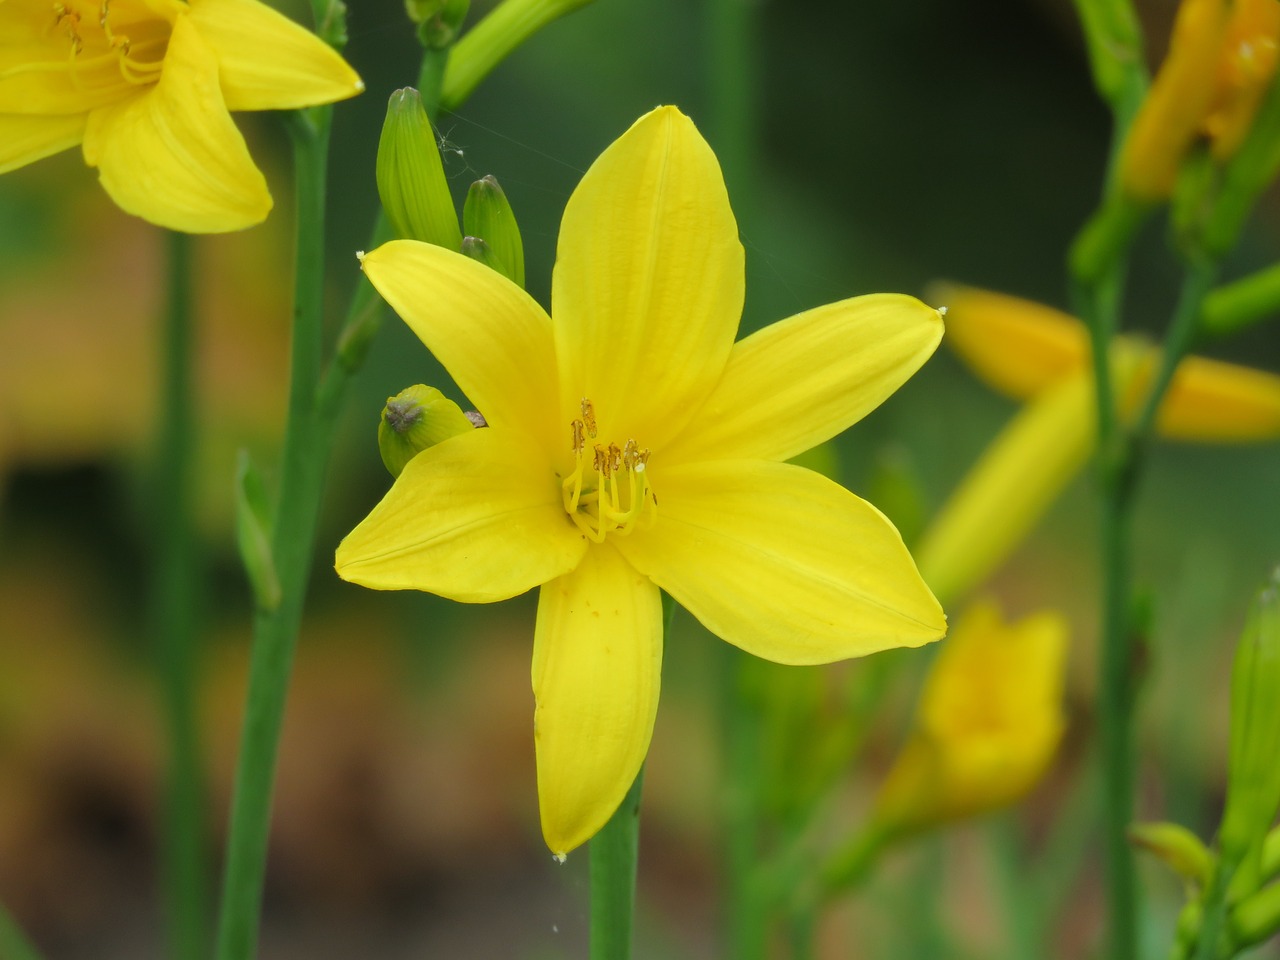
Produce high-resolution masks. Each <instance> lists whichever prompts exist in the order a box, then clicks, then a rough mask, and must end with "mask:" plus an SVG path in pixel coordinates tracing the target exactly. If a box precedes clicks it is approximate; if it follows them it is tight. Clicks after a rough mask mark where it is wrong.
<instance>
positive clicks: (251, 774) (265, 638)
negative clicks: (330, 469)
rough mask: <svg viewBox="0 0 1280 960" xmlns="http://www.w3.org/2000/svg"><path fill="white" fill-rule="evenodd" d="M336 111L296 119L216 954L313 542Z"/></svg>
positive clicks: (258, 842)
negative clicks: (285, 328) (274, 489)
mask: <svg viewBox="0 0 1280 960" xmlns="http://www.w3.org/2000/svg"><path fill="white" fill-rule="evenodd" d="M331 115H332V110H331V108H329V107H317V108H313V109H311V110H308V111H305V113H299V114H295V115H293V120H294V122H293V123H291V124H290V130H291V132H292V134H293V143H294V156H295V161H296V164H297V185H296V191H297V210H298V214H297V216H298V220H297V239H296V244H297V251H296V275H295V284H296V285H295V293H294V323H293V343H292V347H291V358H290V382H289V408H288V419H287V421H286V426H285V437H284V451H283V455H282V466H281V479H280V496H279V508H278V509H279V512H278V515H277V517H276V523H275V534H274V537H273V541H272V547H273V551H274V555H275V565H276V570H277V572H278V574H279V578H280V585H281V598H282V599H281V603H280V605H279V606H278V607H277V608H276V609H274V610H270V611H266V610H258V612H257V614H256V616H255V619H254V637H253V650H252V654H251V660H250V667H249V693H248V698H247V703H246V706H245V718H244V726H243V729H242V732H241V740H240V757H239V762H238V765H237V768H236V781H235V792H234V794H233V797H232V804H231V823H230V828H229V835H228V838H227V862H226V867H225V874H224V877H223V893H222V912H221V916H220V922H219V926H218V941H217V954H216V956H217V957H218V960H250V958H251V957H253V956H254V954H255V951H256V945H257V938H258V920H259V916H260V914H261V909H262V888H263V878H264V874H265V871H266V853H267V835H268V832H269V827H270V819H271V796H272V791H273V787H274V782H275V763H276V754H277V750H278V747H279V740H280V727H281V723H282V721H283V718H284V708H285V699H286V695H287V693H288V688H289V677H290V674H291V672H292V667H293V653H294V648H295V647H296V644H297V637H298V628H299V625H300V624H301V621H302V607H303V601H304V598H305V595H306V586H307V579H308V575H309V574H310V571H311V557H312V552H313V548H314V544H315V533H316V518H317V516H318V513H319V508H320V495H321V491H322V487H323V480H324V468H325V464H326V462H327V459H328V452H329V443H330V439H331V436H330V431H325V430H321V429H320V423H319V420H318V418H317V416H316V401H317V387H318V384H319V377H320V361H321V348H322V338H323V289H324V213H325V209H324V195H325V174H326V169H327V163H328V146H329V121H330V117H331Z"/></svg>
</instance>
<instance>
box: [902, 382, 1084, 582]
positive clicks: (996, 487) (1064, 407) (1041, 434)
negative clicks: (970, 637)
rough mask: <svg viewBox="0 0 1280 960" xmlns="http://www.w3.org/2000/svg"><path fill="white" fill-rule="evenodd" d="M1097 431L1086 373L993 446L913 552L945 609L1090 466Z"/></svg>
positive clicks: (1051, 394)
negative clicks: (945, 605) (1068, 484)
mask: <svg viewBox="0 0 1280 960" xmlns="http://www.w3.org/2000/svg"><path fill="white" fill-rule="evenodd" d="M1096 436H1097V432H1096V430H1095V428H1094V413H1093V378H1092V377H1090V376H1089V375H1088V373H1087V372H1081V373H1079V374H1077V375H1075V376H1072V377H1068V378H1067V379H1066V380H1065V381H1063V382H1062V383H1060V384H1059V385H1058V386H1056V387H1054V388H1053V389H1052V390H1049V391H1048V392H1046V393H1045V394H1044V395H1043V396H1040V397H1037V398H1036V399H1035V400H1032V401H1031V402H1030V403H1028V404H1027V405H1026V406H1025V407H1023V409H1022V410H1021V411H1019V412H1018V415H1017V416H1016V417H1014V418H1013V420H1011V421H1010V422H1009V424H1008V426H1006V427H1005V428H1004V430H1003V431H1002V432H1001V433H1000V434H999V436H997V437H996V438H995V439H994V440H992V441H991V443H990V444H989V445H988V446H987V448H986V450H985V451H983V453H982V456H981V457H980V458H979V459H978V462H977V463H975V464H974V465H973V467H972V468H971V469H970V470H969V472H968V474H966V476H965V477H964V479H963V480H961V481H960V484H959V485H958V486H957V487H956V489H955V491H954V492H953V493H952V494H951V497H950V499H948V500H947V502H946V503H945V504H943V507H942V509H941V510H940V511H938V514H937V516H936V517H935V518H934V520H933V522H932V523H931V524H930V525H929V527H928V529H926V530H925V532H924V536H923V537H921V539H920V543H919V544H917V546H916V549H915V554H916V560H917V562H918V563H919V564H920V572H921V573H922V574H923V575H924V578H925V581H926V582H927V583H928V584H929V586H930V587H932V588H933V590H934V592H935V593H936V594H937V595H938V597H939V599H941V600H942V602H943V603H948V604H950V603H952V602H954V601H955V600H957V599H959V598H960V597H961V596H962V595H963V594H965V593H966V592H968V591H969V590H970V589H971V588H972V587H974V586H975V585H977V584H978V583H981V582H982V580H983V579H985V578H986V577H987V576H988V575H989V574H990V573H991V572H992V570H994V569H995V568H996V567H997V566H998V565H999V564H1000V563H1001V562H1002V561H1003V560H1004V559H1005V558H1006V557H1007V556H1008V555H1009V552H1010V551H1011V550H1012V549H1013V548H1014V546H1015V545H1016V544H1017V543H1018V542H1019V541H1020V540H1021V539H1022V538H1023V537H1024V536H1026V534H1027V533H1028V531H1030V530H1031V528H1032V527H1033V526H1034V525H1035V524H1036V522H1037V521H1038V520H1039V519H1040V517H1041V516H1043V515H1044V512H1045V510H1047V509H1048V507H1049V504H1051V503H1053V501H1054V500H1055V499H1057V497H1058V494H1060V493H1061V492H1062V490H1063V488H1064V487H1065V486H1066V485H1067V483H1068V482H1070V480H1071V478H1072V477H1074V476H1075V475H1076V474H1077V473H1078V472H1079V471H1080V470H1081V469H1082V468H1083V467H1084V465H1085V463H1086V462H1087V461H1088V459H1089V457H1090V455H1091V454H1092V453H1093V449H1094V442H1095V437H1096Z"/></svg>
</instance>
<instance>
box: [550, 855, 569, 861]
mask: <svg viewBox="0 0 1280 960" xmlns="http://www.w3.org/2000/svg"><path fill="white" fill-rule="evenodd" d="M551 859H552V860H554V861H555V862H556V863H564V862H565V861H566V860H568V859H569V855H568V854H567V853H553V854H552V855H551Z"/></svg>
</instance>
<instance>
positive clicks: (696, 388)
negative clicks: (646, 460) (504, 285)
mask: <svg viewBox="0 0 1280 960" xmlns="http://www.w3.org/2000/svg"><path fill="white" fill-rule="evenodd" d="M743 291H744V277H743V253H742V244H740V243H739V242H738V227H737V224H736V222H735V221H734V219H733V211H732V210H730V209H729V196H728V194H727V193H726V191H725V186H724V179H723V177H722V176H721V174H720V165H719V164H718V163H717V162H716V158H715V154H713V153H712V152H711V148H710V147H709V146H708V145H707V142H706V141H705V140H703V139H702V136H701V135H700V134H699V133H698V131H697V129H696V128H695V127H694V125H693V122H692V121H691V120H690V119H689V118H688V117H686V116H685V115H684V114H682V113H680V111H679V110H676V109H675V108H674V107H659V108H658V109H657V110H654V111H652V112H651V113H648V114H646V115H645V116H643V117H641V118H640V119H639V120H637V121H636V122H635V124H634V125H633V126H632V127H631V129H630V130H628V131H627V132H626V133H625V134H623V135H622V136H621V137H620V138H619V139H618V140H617V141H615V142H614V143H613V144H612V145H611V146H610V147H609V148H608V149H607V150H605V152H604V153H603V154H601V155H600V158H599V159H598V160H596V162H595V163H593V164H592V165H591V169H590V170H588V171H587V173H586V176H584V177H583V178H582V182H581V183H580V184H578V187H577V189H576V190H574V192H573V196H572V197H570V198H569V204H568V206H567V207H566V208H565V211H564V221H563V223H562V224H561V227H560V241H559V247H558V249H557V251H556V267H555V275H554V278H553V281H552V294H551V306H552V309H551V315H552V317H554V318H555V337H556V357H557V359H558V360H559V363H560V377H561V395H560V399H561V415H562V419H564V420H566V421H568V420H571V419H573V418H574V417H576V416H577V415H578V413H577V411H578V409H579V402H580V401H581V399H582V398H583V397H587V398H589V399H590V400H591V401H592V402H593V403H594V405H595V413H596V419H597V422H598V423H599V425H600V434H601V437H602V438H603V439H604V440H606V441H608V442H614V443H617V444H619V445H621V444H622V443H624V442H625V441H626V440H628V439H636V440H637V441H639V443H640V445H641V446H647V447H650V448H654V449H656V448H658V447H659V446H662V445H663V443H664V442H665V441H666V440H667V439H669V438H671V437H673V436H675V435H676V433H677V432H678V431H679V430H680V428H681V427H683V426H684V424H685V423H687V422H688V421H689V419H690V417H691V416H692V415H693V414H694V412H696V410H697V409H698V407H700V406H701V405H702V401H703V400H705V399H706V397H707V394H708V393H710V391H711V388H712V387H714V386H715V383H716V380H717V379H718V378H719V376H720V372H721V371H722V370H723V369H724V364H725V360H726V358H727V357H728V355H729V348H730V346H731V345H732V344H733V338H734V335H735V333H736V331H737V328H738V321H739V320H740V319H741V316H742V298H743Z"/></svg>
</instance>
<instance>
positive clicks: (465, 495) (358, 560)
mask: <svg viewBox="0 0 1280 960" xmlns="http://www.w3.org/2000/svg"><path fill="white" fill-rule="evenodd" d="M543 459H545V458H544V456H543V454H542V452H541V451H539V450H538V449H537V448H536V447H533V446H531V445H530V443H529V442H528V440H527V439H526V438H524V437H522V436H520V435H519V434H513V433H511V432H510V431H506V430H501V429H498V428H494V427H490V428H485V429H479V430H475V431H473V432H471V433H465V434H462V435H461V436H458V437H454V438H453V439H451V440H446V441H445V442H444V443H441V444H439V445H437V446H434V447H431V448H430V449H429V450H424V451H423V452H422V453H420V454H418V456H416V457H414V458H413V459H412V460H410V461H409V463H408V465H407V466H406V467H405V468H404V472H403V473H401V474H400V477H399V479H397V480H396V482H395V485H394V486H392V488H391V489H390V491H388V493H387V495H386V496H385V497H383V499H382V502H381V503H379V504H378V505H377V506H376V507H374V508H373V511H372V512H371V513H370V514H369V516H367V517H366V518H365V519H364V520H363V521H362V522H361V523H360V525H359V526H358V527H356V528H355V529H354V530H352V531H351V533H350V534H348V535H347V538H346V539H345V540H343V541H342V543H341V544H340V545H339V546H338V552H337V556H336V558H335V566H336V568H337V571H338V575H339V576H340V577H342V578H343V579H344V580H350V581H351V582H352V583H358V584H361V585H362V586H366V587H372V588H374V589H375V590H406V589H412V590H426V591H429V592H431V593H436V594H439V595H440V596H442V597H449V598H450V599H452V600H461V601H464V602H467V603H488V602H490V601H493V600H505V599H506V598H508V597H514V596H516V595H517V594H521V593H524V592H525V591H526V590H529V589H531V588H532V587H535V586H537V585H538V584H540V583H546V582H547V581H548V580H552V579H554V578H556V577H558V576H561V575H562V574H564V573H567V572H568V571H569V570H572V569H573V568H574V566H575V565H576V564H577V563H578V561H579V560H580V559H581V557H582V555H583V553H584V552H585V550H586V541H585V540H584V539H583V538H582V536H581V534H579V533H578V530H577V528H576V527H574V525H573V524H572V523H570V522H569V519H568V518H567V517H566V516H565V513H564V507H563V505H562V504H561V500H560V486H559V484H558V483H556V482H555V477H554V476H553V475H552V473H551V470H550V468H549V467H545V466H543V465H541V463H540V461H541V460H543Z"/></svg>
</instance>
